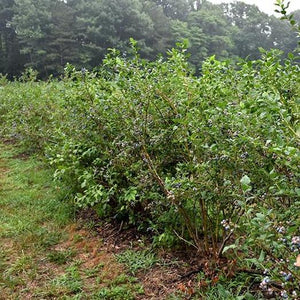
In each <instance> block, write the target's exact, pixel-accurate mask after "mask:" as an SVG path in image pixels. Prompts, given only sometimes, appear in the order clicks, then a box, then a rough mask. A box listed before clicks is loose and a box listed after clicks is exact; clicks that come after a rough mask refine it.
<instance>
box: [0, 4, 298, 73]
mask: <svg viewBox="0 0 300 300" xmlns="http://www.w3.org/2000/svg"><path fill="white" fill-rule="evenodd" d="M299 14H300V13H299V11H296V12H295V13H294V15H295V18H296V20H297V18H298V17H299ZM298 19H299V18H298ZM130 38H134V39H135V40H136V41H137V42H138V45H139V48H140V52H141V55H142V57H143V58H146V59H149V60H152V59H154V58H155V57H156V56H157V55H159V54H160V53H165V52H166V50H168V49H170V48H172V47H173V46H174V45H175V43H177V42H180V41H182V40H183V39H186V40H188V48H189V49H188V51H189V52H190V54H191V56H190V63H191V64H192V65H193V66H194V68H195V69H196V70H198V69H199V67H200V65H201V62H202V61H203V60H204V59H205V58H207V57H208V56H211V55H216V57H217V58H219V59H226V58H238V57H241V58H245V57H250V58H251V59H255V58H257V57H259V48H260V47H261V48H264V49H270V48H278V49H280V50H283V51H284V52H285V53H288V52H292V51H293V50H295V48H296V47H297V38H296V34H295V32H294V31H293V30H292V28H291V27H290V26H289V24H288V21H282V20H279V19H278V18H276V17H274V16H268V15H266V14H265V13H263V12H261V11H259V9H258V8H257V7H256V6H254V5H248V4H245V3H243V2H236V3H234V4H220V5H214V4H212V3H210V2H209V1H206V0H198V1H193V0H176V1H175V0H147V1H142V0H118V1H116V0H111V1H105V0H68V1H61V0H3V1H1V3H0V73H4V74H6V73H7V74H9V76H10V77H12V76H16V75H19V74H20V73H21V72H22V71H23V70H24V69H25V68H27V67H32V68H34V69H36V70H38V72H39V73H40V76H41V77H47V76H49V75H50V74H53V75H58V74H60V73H62V71H63V68H64V66H65V64H66V63H67V62H68V63H71V64H73V65H74V66H76V67H80V68H82V67H84V68H87V69H91V68H94V67H96V66H97V65H99V63H100V62H101V60H102V59H103V58H104V56H105V54H106V52H107V49H108V48H117V49H119V50H120V51H121V52H123V53H124V54H125V55H126V53H127V52H128V49H129V48H128V45H129V39H130Z"/></svg>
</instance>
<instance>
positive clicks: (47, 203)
mask: <svg viewBox="0 0 300 300" xmlns="http://www.w3.org/2000/svg"><path fill="white" fill-rule="evenodd" d="M0 149H1V151H0V239H1V243H0V299H6V300H8V299H134V298H135V296H136V295H137V294H141V293H142V292H143V289H142V287H141V286H140V285H139V284H137V283H136V278H134V277H130V276H127V275H126V274H124V272H123V271H124V267H123V266H122V265H121V264H119V263H118V262H117V261H116V259H115V257H114V256H113V255H112V254H108V253H106V252H105V251H101V246H102V242H101V239H99V238H96V237H95V236H93V235H92V234H91V232H89V231H88V230H87V229H84V228H80V227H79V225H78V224H76V223H74V221H73V215H72V208H71V207H69V205H68V204H67V201H61V200H62V199H63V198H64V197H65V195H66V190H63V189H61V188H60V187H58V186H56V185H54V184H53V182H52V179H51V172H50V171H49V170H48V169H47V168H45V167H44V166H43V164H42V163H41V162H39V161H38V160H37V159H34V158H32V157H27V156H24V155H22V154H19V153H17V151H16V150H14V149H13V147H12V146H11V145H4V144H0Z"/></svg>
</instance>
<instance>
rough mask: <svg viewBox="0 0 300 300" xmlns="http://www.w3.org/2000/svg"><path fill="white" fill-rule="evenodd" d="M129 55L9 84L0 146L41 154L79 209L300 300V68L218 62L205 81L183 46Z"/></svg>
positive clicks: (276, 57) (272, 62) (206, 67)
mask: <svg viewBox="0 0 300 300" xmlns="http://www.w3.org/2000/svg"><path fill="white" fill-rule="evenodd" d="M131 43H132V53H130V54H129V55H128V57H124V56H122V55H121V54H120V53H119V52H118V51H117V50H111V51H110V53H109V54H108V55H107V57H106V59H105V60H104V61H103V63H102V65H101V66H100V67H99V68H98V70H96V71H94V72H88V71H86V70H80V71H78V70H76V69H75V68H74V67H73V66H71V65H67V66H66V68H65V75H64V77H62V78H60V80H54V79H50V80H49V81H48V82H39V81H37V80H36V77H35V74H34V72H33V71H32V70H31V71H29V72H28V73H27V74H24V76H23V77H22V78H21V79H20V80H19V81H18V80H16V81H14V82H8V81H7V80H5V78H4V77H3V78H2V79H1V80H0V82H1V85H2V88H1V89H0V97H1V99H2V100H1V103H0V121H1V124H3V125H2V127H1V129H0V134H1V135H2V136H5V137H6V138H14V139H17V140H18V141H19V142H21V143H22V144H23V146H25V147H26V148H27V149H30V150H31V151H39V152H40V153H42V154H43V155H44V157H45V159H46V160H47V161H48V162H49V164H50V165H51V166H52V167H53V168H54V169H55V172H54V178H55V179H56V180H60V181H64V182H65V184H66V185H68V187H69V189H70V193H71V194H72V195H73V197H72V199H73V201H74V204H75V205H76V206H77V207H78V208H79V209H80V208H86V207H93V208H94V209H95V211H97V213H98V215H99V216H101V217H105V218H114V219H117V220H119V221H120V222H127V223H129V224H132V225H134V226H136V227H138V228H139V230H141V231H143V232H148V233H151V236H152V239H153V244H154V245H156V246H167V247H174V246H175V245H178V244H182V243H186V244H187V245H189V246H191V247H194V248H196V249H197V251H198V252H199V255H202V256H203V255H205V256H206V257H210V258H211V259H212V261H213V262H214V263H213V267H214V268H218V261H219V260H220V259H221V258H222V257H224V256H225V257H227V258H228V259H231V260H232V261H235V263H234V264H235V267H234V268H233V270H232V272H233V274H235V273H236V272H239V271H241V270H248V271H249V270H252V271H253V273H255V272H256V273H255V274H256V275H257V276H258V277H260V278H261V280H262V281H261V286H260V288H261V292H262V293H265V294H269V295H271V296H272V295H281V296H282V297H285V295H287V296H288V297H294V298H297V297H298V296H297V295H299V286H298V283H297V282H299V268H298V267H297V266H296V265H295V262H296V259H297V256H298V255H299V226H300V224H299V219H298V218H297V212H298V211H299V195H300V189H299V178H300V176H299V175H300V174H299V158H300V151H299V137H300V124H299V99H300V76H299V65H297V64H294V63H293V60H294V56H293V55H292V54H290V55H289V57H288V59H286V60H284V61H282V60H281V58H280V55H281V53H280V52H279V51H276V50H273V51H270V52H265V51H264V50H262V57H261V59H259V60H255V61H240V62H239V63H236V64H231V63H230V62H229V61H223V62H221V61H218V60H216V59H215V58H214V57H211V58H209V59H208V60H206V61H205V62H204V63H203V65H202V70H201V76H200V77H196V76H194V75H193V72H192V71H191V70H190V68H189V65H188V63H187V54H186V52H185V51H186V50H185V48H184V46H183V45H178V49H173V50H171V51H169V53H168V58H167V59H163V58H158V59H157V60H156V61H154V62H147V61H144V60H142V59H140V57H139V54H138V50H137V45H136V43H135V41H133V40H132V41H131ZM220 272H223V271H222V269H221V270H220ZM233 274H232V275H233ZM295 295H296V296H295Z"/></svg>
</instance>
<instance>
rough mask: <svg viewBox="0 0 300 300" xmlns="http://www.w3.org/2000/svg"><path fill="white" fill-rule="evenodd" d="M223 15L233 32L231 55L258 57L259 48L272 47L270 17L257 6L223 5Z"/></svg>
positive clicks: (241, 4) (242, 4)
mask: <svg viewBox="0 0 300 300" xmlns="http://www.w3.org/2000/svg"><path fill="white" fill-rule="evenodd" d="M223 8H224V10H225V15H226V16H227V18H228V20H229V22H230V23H231V24H232V26H233V28H235V30H234V31H233V32H234V34H233V35H232V40H233V42H234V45H235V47H234V49H233V54H235V55H237V56H239V57H243V58H245V57H247V56H249V57H250V58H251V59H256V58H259V57H260V52H259V47H262V48H265V49H269V48H271V47H272V40H271V38H270V35H271V25H270V20H271V19H270V17H269V16H268V15H267V14H265V13H263V12H261V11H260V10H259V9H258V7H257V6H255V5H249V4H246V3H244V2H235V3H230V4H223Z"/></svg>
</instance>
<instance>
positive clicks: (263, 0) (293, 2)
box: [208, 0, 300, 15]
mask: <svg viewBox="0 0 300 300" xmlns="http://www.w3.org/2000/svg"><path fill="white" fill-rule="evenodd" d="M208 1H209V2H212V3H215V4H219V3H222V2H223V3H224V2H225V3H229V2H235V1H234V0H208ZM239 1H242V2H245V3H248V4H255V5H256V6H258V7H259V9H260V10H261V11H263V12H265V13H267V14H269V15H272V14H275V15H276V13H275V12H274V10H275V9H277V6H275V4H274V3H275V2H276V1H275V0H239ZM289 1H290V6H289V8H288V10H287V11H288V13H289V12H292V11H294V10H297V9H300V0H289ZM287 2H288V1H285V3H287Z"/></svg>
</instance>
